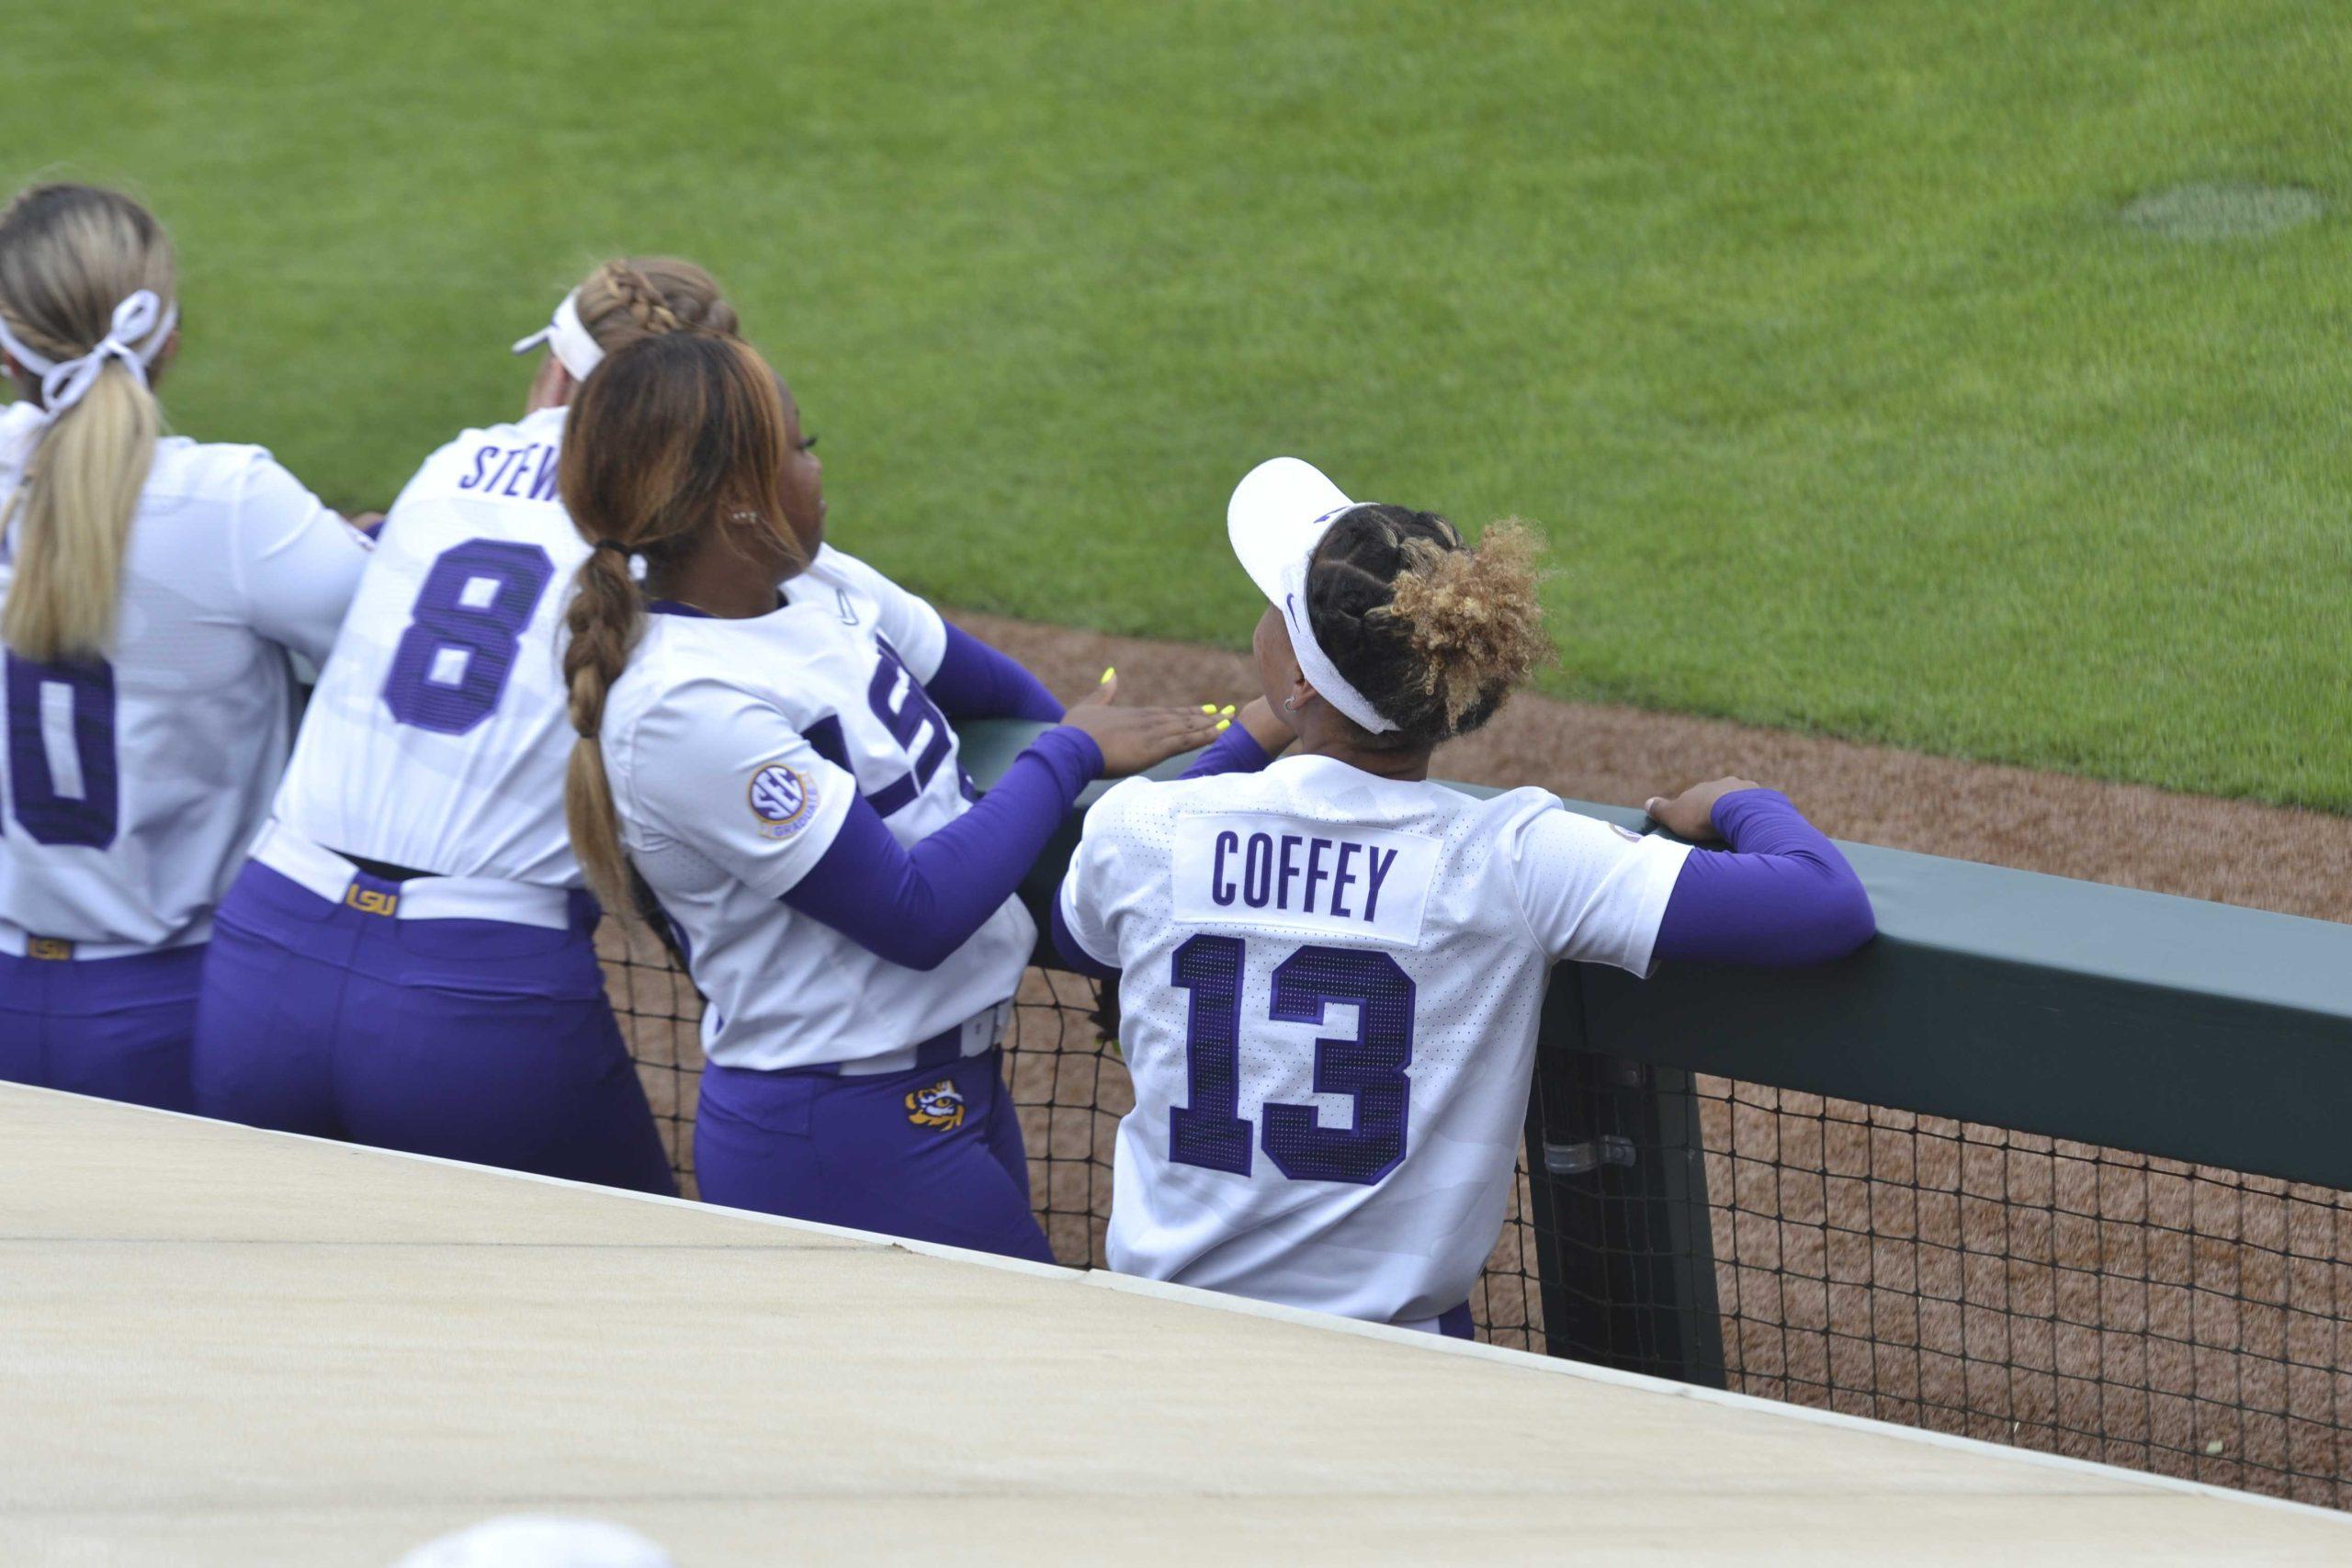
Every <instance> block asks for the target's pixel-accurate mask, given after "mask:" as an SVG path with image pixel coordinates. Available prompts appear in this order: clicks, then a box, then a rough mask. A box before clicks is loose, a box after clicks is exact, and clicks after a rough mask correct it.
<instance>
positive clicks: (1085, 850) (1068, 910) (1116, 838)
mask: <svg viewBox="0 0 2352 1568" xmlns="http://www.w3.org/2000/svg"><path fill="white" fill-rule="evenodd" d="M1136 787H1137V786H1135V785H1122V786H1121V787H1120V788H1118V789H1114V790H1113V791H1111V792H1110V793H1109V794H1108V795H1104V796H1103V798H1102V799H1100V800H1098V801H1096V802H1095V803H1094V806H1093V807H1092V809H1091V810H1089V811H1088V812H1087V814H1086V830H1085V831H1084V832H1083V833H1082V834H1080V837H1079V840H1078V849H1077V851H1076V852H1074V853H1072V854H1071V856H1070V857H1069V869H1068V870H1066V871H1064V872H1063V873H1062V880H1061V886H1058V887H1057V888H1055V889H1054V951H1056V952H1057V953H1060V954H1061V955H1062V962H1063V963H1065V964H1069V966H1070V968H1072V969H1074V970H1076V971H1077V972H1078V973H1079V974H1080V975H1086V976H1092V977H1093V978H1094V979H1097V980H1116V979H1117V978H1118V977H1119V967H1120V966H1119V943H1118V940H1117V938H1116V936H1115V935H1114V933H1113V931H1112V930H1111V922H1110V919H1109V912H1108V908H1107V906H1108V905H1109V903H1110V902H1111V898H1112V889H1113V886H1114V883H1115V882H1116V881H1117V880H1118V879H1117V873H1116V863H1117V861H1118V845H1119V844H1120V843H1121V842H1123V841H1124V839H1125V836H1124V835H1123V834H1122V833H1121V832H1120V831H1119V829H1118V819H1119V818H1120V815H1121V813H1122V812H1123V811H1124V810H1125V807H1126V806H1127V805H1128V798H1127V792H1128V791H1130V790H1132V789H1133V788H1136Z"/></svg>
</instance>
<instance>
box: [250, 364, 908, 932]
mask: <svg viewBox="0 0 2352 1568" xmlns="http://www.w3.org/2000/svg"><path fill="white" fill-rule="evenodd" d="M564 418H565V411H564V410H563V409H560V408H554V409H543V410H540V411H539V412H536V413H532V414H528V415H526V416H525V417H524V418H523V419H522V420H520V421H518V422H517V423H513V424H500V425H492V426H490V427H489V428H487V429H481V430H469V431H467V432H466V433H465V434H462V435H460V436H458V438H457V439H456V440H455V441H452V442H450V443H449V444H448V445H447V446H444V447H442V448H441V449H440V450H439V451H438V452H435V454H434V455H433V456H432V457H429V458H427V459H426V460H425V463H424V467H423V468H419V469H418V470H417V472H416V475H415V477H414V478H413V479H410V480H409V482H408V485H407V486H406V488H404V489H403V490H402V491H401V494H400V498H399V499H398V500H397V501H396V502H393V504H392V509H391V511H390V513H389V514H388V515H387V517H386V518H385V522H384V527H383V531H382V535H381V536H380V538H379V543H378V547H377V549H376V553H375V558H374V559H373V560H372V561H370V562H369V563H368V572H367V576H366V577H365V578H364V579H363V580H362V581H361V582H360V585H359V592H358V596H357V598H356V600H354V602H353V604H352V606H351V614H350V615H349V616H348V617H347V618H346V619H345V622H344V626H343V635H342V636H341V637H338V638H337V639H336V641H335V645H334V655H333V657H332V658H330V659H329V660H328V661H327V664H326V668H325V669H324V670H323V671H322V672H321V674H320V678H319V686H318V691H317V692H316V694H313V696H312V697H311V706H310V711H309V713H308V714H307V715H306V716H304V718H303V721H302V732H301V736H300V739H299V740H298V741H297V742H296V745H295V749H294V757H293V760H292V761H291V762H290V763H289V764H288V767H287V771H286V781H285V784H284V785H283V787H282V788H281V789H280V790H279V791H278V796H277V807H276V815H277V819H278V820H279V821H281V822H283V823H284V824H285V825H286V826H287V827H288V828H290V829H293V830H294V831H295V832H297V833H299V834H300V835H301V836H302V837H304V838H306V839H308V840H311V842H313V843H317V844H321V845H323V846H324V847H326V848H328V849H331V850H335V851H338V852H342V853H344V854H350V855H360V856H364V857H366V858H367V859H369V860H377V861H384V862H388V863H390V864H393V865H398V866H404V867H407V868H408V869H410V870H412V871H421V872H428V873H431V874H435V875H438V876H456V877H483V878H492V879H496V880H500V881H506V882H521V883H528V884H531V885H533V886H545V887H563V888H571V887H579V886H583V885H584V883H585V880H586V879H585V878H584V877H583V876H582V873H581V870H580V864H579V862H578V861H577V860H576V859H575V858H574V857H573V855H572V852H571V836H570V834H569V832H568V831H567V829H566V828H565V826H564V817H563V775H564V769H565V767H566V765H567V763H568V762H569V760H570V758H571V740H572V734H571V719H570V717H569V715H568V699H567V696H566V694H565V691H564V684H563V643H564V635H565V634H564V628H563V615H564V609H565V606H566V604H568V603H569V601H570V596H571V581H572V577H573V574H574V573H575V572H577V571H578V570H579V569H580V564H581V562H582V561H583V560H585V559H587V558H588V545H587V543H586V541H584V540H583V539H582V538H581V537H580V535H579V533H578V531H577V530H576V529H574V528H573V526H572V524H571V517H570V515H569V514H568V513H565V511H564V509H563V506H562V503H561V502H560V501H559V500H558V499H557V497H556V463H557V458H558V456H559V453H560V448H561V445H562V437H563V425H564ZM819 559H820V567H821V568H822V569H823V570H824V572H825V574H826V580H827V582H828V584H829V585H830V582H831V577H832V576H840V577H842V579H844V581H856V582H859V583H861V584H863V583H865V581H867V580H872V581H876V582H879V583H881V584H882V585H883V586H882V588H881V589H880V590H877V591H876V592H899V591H898V590H896V589H895V588H894V587H892V586H891V585H889V584H888V580H887V579H883V578H881V577H880V574H879V573H876V572H875V571H873V570H871V569H870V568H866V567H865V566H863V565H862V564H861V563H858V562H855V561H854V560H851V559H850V558H848V557H846V556H842V555H840V554H839V552H835V551H830V550H829V551H824V552H821V553H820V558H819ZM902 596H903V595H902ZM926 608H927V607H926ZM932 619H933V622H936V620H937V617H936V615H933V617H932ZM937 637H938V639H939V641H940V643H941V645H942V646H944V637H945V633H944V629H943V630H941V631H939V632H938V633H937ZM936 659H937V655H936V654H934V655H933V662H934V664H935V663H936Z"/></svg>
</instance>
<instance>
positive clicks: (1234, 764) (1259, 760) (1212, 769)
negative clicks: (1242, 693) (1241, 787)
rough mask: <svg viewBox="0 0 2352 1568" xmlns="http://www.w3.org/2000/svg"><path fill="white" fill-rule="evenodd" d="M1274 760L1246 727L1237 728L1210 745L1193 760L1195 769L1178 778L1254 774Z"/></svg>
mask: <svg viewBox="0 0 2352 1568" xmlns="http://www.w3.org/2000/svg"><path fill="white" fill-rule="evenodd" d="M1272 761H1273V758H1272V757H1271V756H1269V755H1267V753H1266V749H1265V748H1264V747H1263V746H1261V745H1259V744H1258V738H1257V737H1256V736H1254V735H1252V734H1250V731H1249V729H1248V728H1247V727H1246V726H1243V725H1240V724H1236V725H1235V726H1234V727H1233V728H1230V729H1228V730H1227V731H1226V732H1225V733H1224V734H1222V735H1220V736H1218V737H1217V738H1216V739H1215V740H1212V741H1210V742H1209V744H1208V750H1204V751H1203V752H1202V753H1201V754H1200V755H1199V756H1197V757H1195V758H1193V765H1192V766H1191V767H1189V768H1186V769H1185V770H1184V771H1183V772H1182V773H1179V774H1177V775H1176V776H1177V777H1179V778H1185V779H1204V778H1207V777H1208V776H1209V775H1210V774H1212V773H1258V772H1261V770H1263V769H1264V768H1265V767H1266V766H1267V764H1269V763H1271V762H1272Z"/></svg>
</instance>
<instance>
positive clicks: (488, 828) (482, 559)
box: [276, 408, 588, 887]
mask: <svg viewBox="0 0 2352 1568" xmlns="http://www.w3.org/2000/svg"><path fill="white" fill-rule="evenodd" d="M563 419H564V411H563V410H561V409H560V408H557V409H545V410H542V411H540V412H537V413H534V414H530V415H528V416H526V417H525V418H524V419H523V420H521V421H520V422H518V423H514V424H499V425H492V426H490V427H489V428H487V429H482V430H469V431H467V432H466V433H465V434H462V435H460V436H458V438H457V439H456V440H455V441H452V442H450V443H449V444H448V445H447V446H444V447H442V448H441V449H440V450H439V451H437V452H435V453H434V454H433V456H432V457H428V458H427V459H425V462H424V467H423V468H419V469H418V470H417V471H416V474H415V476H414V477H413V478H412V479H410V480H409V482H408V484H407V486H406V487H405V488H403V489H402V490H401V493H400V497H399V499H398V500H396V501H395V502H393V503H392V508H391V511H390V513H387V514H386V516H385V519H384V526H383V530H382V532H381V534H380V535H379V536H378V539H377V544H376V553H375V558H373V559H372V560H370V561H369V562H368V573H367V575H366V577H364V578H363V579H362V580H361V581H360V584H359V593H358V596H357V597H356V599H355V600H354V601H353V602H352V605H351V614H350V615H348V616H347V617H346V618H345V621H344V624H343V635H342V636H341V637H337V638H336V639H335V645H334V654H333V656H332V657H330V658H329V659H328V660H327V662H326V666H325V668H324V669H323V670H322V671H320V673H319V685H318V690H317V691H316V692H315V693H313V694H311V705H310V710H309V712H307V713H306V714H305V715H304V716H303V718H302V732H301V735H300V739H298V740H297V741H296V742H295V747H294V757H293V761H291V762H289V763H288V766H287V770H286V782H285V784H284V785H283V786H282V787H281V788H280V789H279V790H278V793H277V807H276V815H277V819H278V820H279V821H280V822H283V823H284V824H285V825H286V826H287V827H288V828H290V829H293V830H294V831H295V832H297V833H299V834H300V835H301V836H302V837H304V838H306V839H309V840H311V842H313V843H316V844H321V845H323V846H325V847H326V848H328V849H331V850H336V851H339V852H342V853H345V854H352V855H362V856H365V857H367V858H368V859H370V860H379V861H387V862H390V863H392V864H394V865H399V866H405V867H408V868H409V869H411V870H413V871H421V872H428V873H432V874H436V875H441V876H469V877H491V878H497V879H500V880H503V881H508V882H526V883H532V884H536V885H538V886H549V887H577V886H581V885H582V877H581V874H580V867H579V863H577V862H576V861H574V860H573V859H572V855H571V840H570V839H569V838H568V837H567V836H566V834H565V831H564V825H563V770H564V762H565V760H566V758H567V757H568V756H569V755H570V753H571V725H570V723H569V722H568V721H567V720H566V718H565V716H564V712H565V702H564V689H563V673H562V667H561V660H562V649H563V640H562V639H563V601H564V596H565V592H566V591H567V589H568V588H569V586H570V583H571V574H572V573H573V572H574V571H575V570H578V568H579V566H580V563H581V562H582V560H583V559H585V558H587V555H588V547H587V545H586V544H585V543H584V542H582V539H581V537H580V536H579V535H578V534H577V533H576V532H574V530H573V529H572V526H571V518H570V517H569V516H568V515H566V514H565V513H564V510H563V507H562V506H561V505H560V503H559V502H557V500H556V495H555V473H556V457H557V453H558V449H559V444H560V439H561V436H562V434H563Z"/></svg>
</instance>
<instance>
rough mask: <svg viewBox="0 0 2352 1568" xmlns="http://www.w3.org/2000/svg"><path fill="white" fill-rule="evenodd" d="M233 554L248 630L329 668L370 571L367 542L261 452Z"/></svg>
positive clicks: (252, 468) (247, 484)
mask: <svg viewBox="0 0 2352 1568" xmlns="http://www.w3.org/2000/svg"><path fill="white" fill-rule="evenodd" d="M229 547H230V550H231V552H232V568H233V570H235V572H236V575H237V581H238V584H239V586H240V588H241V590H242V592H243V598H244V602H245V613H246V616H247V619H248V624H249V625H251V626H253V628H254V630H255V631H257V632H259V633H260V634H261V635H262V636H263V637H267V638H269V640H271V641H272V642H275V643H277V644H278V645H279V646H280V647H283V648H288V649H292V650H293V651H294V652H296V653H299V654H301V655H302V656H303V657H304V658H306V659H309V660H311V661H312V662H313V663H324V662H325V660H326V657H327V651H328V649H332V648H333V647H334V637H335V633H336V632H337V631H338V630H340V629H341V628H342V626H343V615H344V612H345V610H347V609H349V608H350V607H351V596H352V594H354V593H355V592H357V591H358V588H359V574H360V573H361V572H362V571H363V570H366V569H367V565H368V544H367V541H365V540H364V539H363V538H362V537H361V536H360V535H359V534H358V533H357V531H356V530H355V529H354V528H353V527H352V526H351V525H350V524H349V523H347V522H345V520H344V518H343V515H342V513H338V512H336V511H335V510H334V508H332V507H330V506H328V505H327V504H326V502H322V501H321V500H320V499H319V498H318V497H317V496H315V495H312V494H311V492H310V491H308V490H306V489H305V488H303V485H302V482H301V481H300V479H296V478H295V477H294V476H293V475H292V474H289V473H288V472H287V471H286V469H285V468H282V467H280V466H279V465H278V463H277V460H276V459H275V458H273V457H270V456H269V455H268V454H266V453H262V452H256V453H255V454H254V459H253V461H252V462H251V464H250V465H248V467H247V468H246V471H245V475H244V484H243V492H242V493H241V495H240V496H239V498H238V508H237V522H236V533H235V536H234V537H233V538H232V540H231V541H230V544H229Z"/></svg>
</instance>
